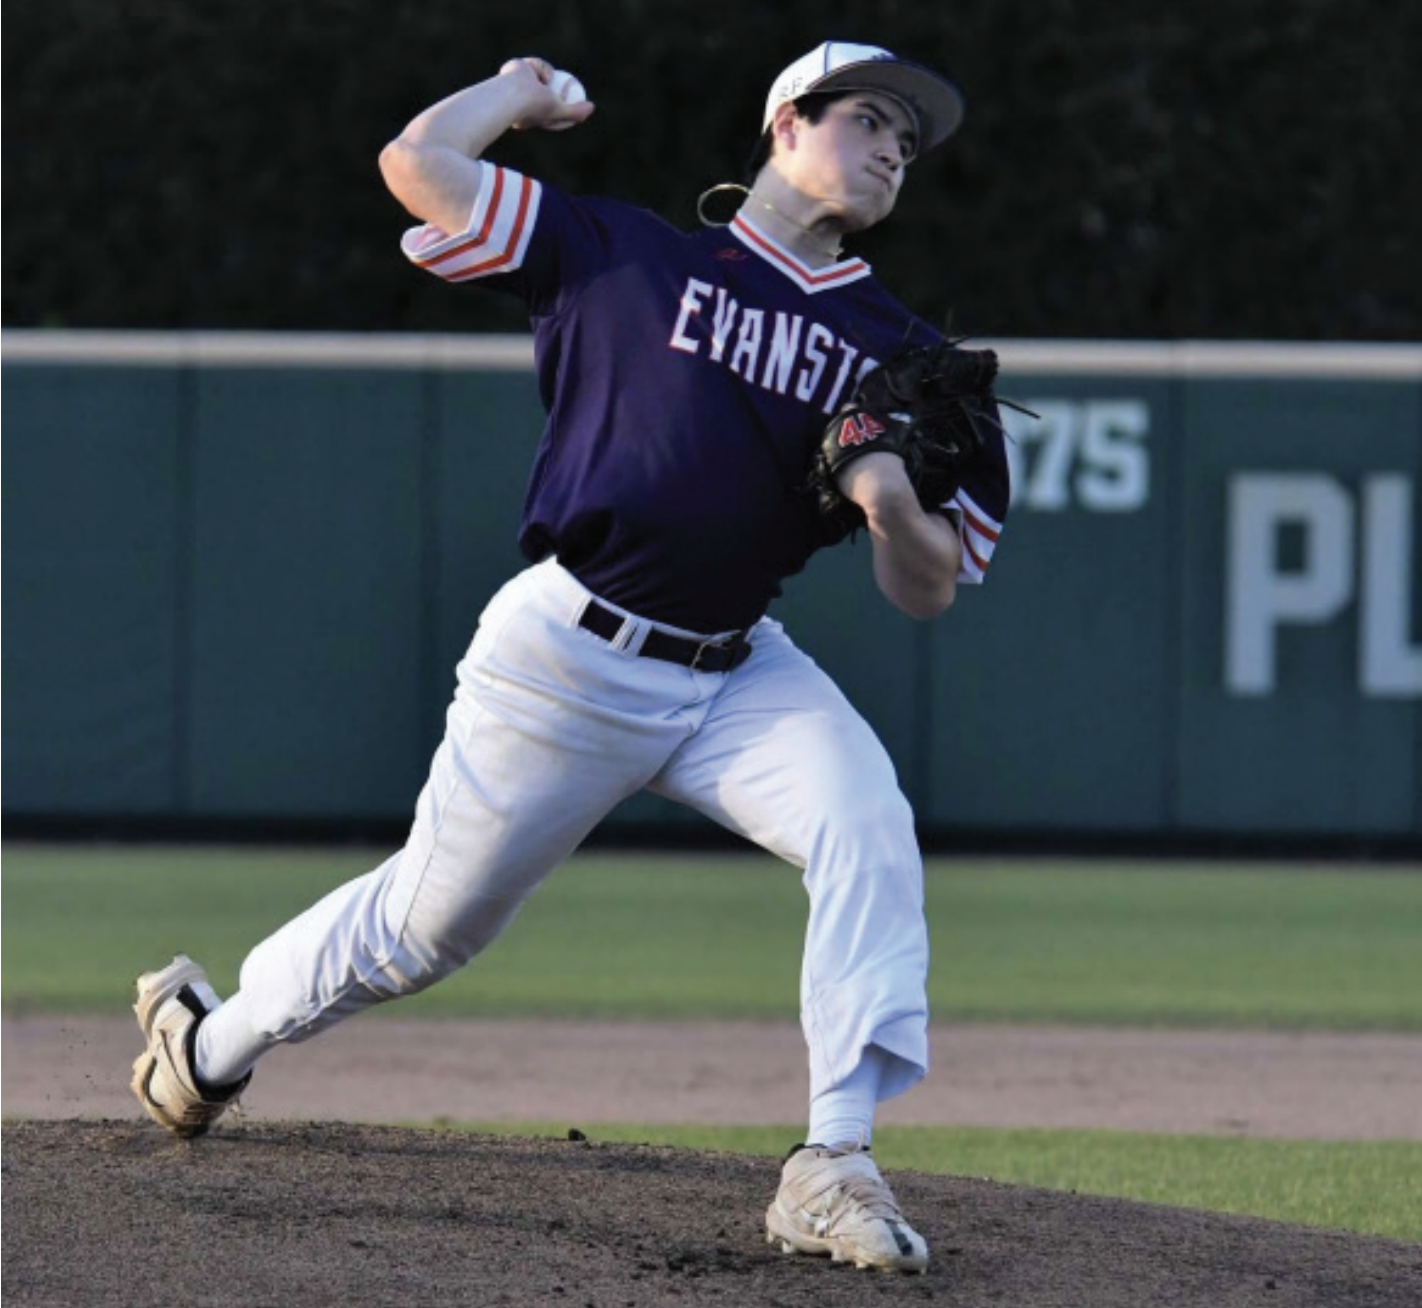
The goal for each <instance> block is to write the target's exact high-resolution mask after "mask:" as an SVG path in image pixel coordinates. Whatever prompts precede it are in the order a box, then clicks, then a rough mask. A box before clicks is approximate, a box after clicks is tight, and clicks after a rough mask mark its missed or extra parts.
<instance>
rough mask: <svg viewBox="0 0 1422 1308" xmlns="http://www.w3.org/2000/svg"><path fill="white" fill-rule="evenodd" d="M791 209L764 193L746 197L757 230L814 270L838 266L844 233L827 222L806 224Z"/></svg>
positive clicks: (756, 192) (754, 190) (753, 191)
mask: <svg viewBox="0 0 1422 1308" xmlns="http://www.w3.org/2000/svg"><path fill="white" fill-rule="evenodd" d="M788 207H789V205H788V204H787V205H778V204H776V203H775V202H774V201H773V200H772V199H770V197H768V196H766V195H762V194H761V192H760V190H759V189H758V188H757V189H752V190H751V191H748V192H747V193H746V202H745V205H744V209H745V211H746V213H747V217H749V218H750V220H751V221H752V222H753V223H755V225H756V226H757V227H760V228H762V229H764V230H765V231H766V232H768V233H769V234H770V235H771V236H773V237H774V238H775V239H776V240H777V241H779V242H780V244H781V245H783V246H785V247H786V248H787V249H789V250H791V251H793V252H794V253H795V254H796V255H798V256H799V257H800V259H802V260H803V261H804V262H805V263H806V264H808V265H809V266H810V267H811V268H823V267H824V266H825V265H826V264H831V263H834V262H836V261H837V260H838V259H839V257H840V256H841V255H842V254H843V253H844V249H843V247H842V246H841V245H840V235H841V233H840V232H839V231H838V230H837V229H836V228H835V227H834V226H833V224H831V223H828V222H827V221H826V220H823V219H821V220H820V221H819V222H811V223H803V222H801V221H800V220H799V219H798V218H794V217H792V216H791V215H790V214H789V213H787V212H786V209H787V208H788Z"/></svg>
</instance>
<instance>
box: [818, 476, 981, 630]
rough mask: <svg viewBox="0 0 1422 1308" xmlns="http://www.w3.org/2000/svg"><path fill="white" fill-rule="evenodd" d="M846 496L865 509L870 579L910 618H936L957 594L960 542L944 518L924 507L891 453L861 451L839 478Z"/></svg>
mask: <svg viewBox="0 0 1422 1308" xmlns="http://www.w3.org/2000/svg"><path fill="white" fill-rule="evenodd" d="M839 486H840V489H841V490H842V491H843V493H844V495H845V497H846V498H848V499H850V500H853V501H854V503H855V504H857V505H858V506H859V507H860V508H861V509H862V510H863V512H864V519H865V523H866V525H867V526H868V530H869V540H870V545H871V548H872V550H873V559H874V580H875V582H876V583H877V584H878V587H879V590H880V591H881V592H882V593H883V595H884V597H885V598H886V599H887V600H888V601H889V602H890V603H891V604H893V605H894V606H895V607H896V608H899V609H902V610H903V611H904V612H905V613H907V614H908V615H909V617H911V618H935V617H937V616H938V615H939V614H940V613H943V612H945V611H946V610H947V609H948V607H949V606H950V605H951V604H952V603H953V600H954V598H955V597H956V596H957V593H958V574H959V572H960V570H961V568H962V563H963V546H962V541H961V539H960V537H959V531H958V527H957V526H956V525H955V524H954V522H953V521H951V520H950V519H949V518H948V517H947V516H945V515H944V514H942V513H937V512H934V511H931V510H925V509H923V508H922V507H921V506H920V504H919V502H918V495H917V493H916V492H915V491H914V488H913V485H912V483H911V482H910V481H909V478H908V472H907V470H906V469H905V467H904V461H903V459H901V458H900V457H899V456H898V455H896V454H888V453H884V454H878V453H876V454H866V455H863V456H862V457H860V458H858V459H855V460H854V462H853V463H851V464H849V465H848V466H847V467H846V468H845V469H844V470H843V471H842V472H841V473H840V476H839Z"/></svg>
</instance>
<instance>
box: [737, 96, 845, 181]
mask: <svg viewBox="0 0 1422 1308" xmlns="http://www.w3.org/2000/svg"><path fill="white" fill-rule="evenodd" d="M855 94H856V92H854V91H811V92H810V93H809V95H802V96H801V97H800V98H799V99H798V100H796V101H794V105H795V113H796V114H797V115H798V116H799V117H801V118H805V119H808V120H809V122H810V123H812V124H813V123H817V122H819V121H820V119H821V118H823V117H824V116H825V111H826V110H827V109H828V108H829V107H830V105H832V104H833V103H834V102H835V101H836V100H843V99H845V98H846V97H848V96H851V95H855ZM774 150H775V131H774V124H771V126H770V127H767V128H766V129H765V131H763V132H762V133H761V134H760V139H759V140H758V141H756V143H755V149H753V150H752V151H751V153H750V158H749V159H747V160H746V175H745V181H746V185H747V186H754V185H755V179H756V178H757V177H759V176H760V170H761V169H762V168H764V167H765V165H766V164H768V163H769V162H770V156H771V154H772V153H773V152H774Z"/></svg>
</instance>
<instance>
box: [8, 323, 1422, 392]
mask: <svg viewBox="0 0 1422 1308" xmlns="http://www.w3.org/2000/svg"><path fill="white" fill-rule="evenodd" d="M969 344H970V345H972V346H975V347H978V348H982V347H990V348H992V349H995V350H996V351H997V352H998V354H999V355H1000V356H1001V359H1002V368H1003V371H1004V373H1007V374H1011V373H1014V372H1020V373H1033V374H1049V375H1052V376H1134V377H1141V376H1159V377H1280V378H1330V379H1334V378H1336V379H1340V380H1354V381H1422V345H1361V344H1360V345H1352V344H1324V343H1320V344H1303V345H1299V344H1285V343H1271V342H1267V341H1239V342H1227V341H1178V342H1168V341H1167V342H1151V341H1033V340H1009V339H1003V340H993V339H988V338H985V339H983V340H974V341H971V342H969ZM0 357H3V358H4V359H5V360H9V361H13V362H19V363H74V364H78V363H95V364H105V363H107V364H134V365H141V364H149V365H154V366H163V365H172V364H178V363H185V364H203V365H205V366H209V367H254V366H259V367H278V368H279V367H292V368H304V367H324V368H437V369H471V370H480V369H484V370H491V371H508V370H515V369H520V368H531V367H532V366H533V339H532V337H531V336H527V335H522V334H492V333H471V334H469V335H467V336H466V335H457V334H452V333H451V334H436V333H430V334H418V333H394V332H390V333H369V334H354V333H330V334H326V333H318V332H220V331H212V332H209V331H195V332H142V331H133V332H128V331H66V330H60V329H54V330H29V329H21V328H6V329H4V331H0Z"/></svg>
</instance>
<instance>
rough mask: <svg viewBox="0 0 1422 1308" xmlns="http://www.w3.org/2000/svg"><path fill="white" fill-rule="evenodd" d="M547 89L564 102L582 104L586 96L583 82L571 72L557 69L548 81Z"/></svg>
mask: <svg viewBox="0 0 1422 1308" xmlns="http://www.w3.org/2000/svg"><path fill="white" fill-rule="evenodd" d="M548 89H549V90H550V91H552V92H553V94H554V95H556V96H557V97H558V98H559V99H560V100H561V101H562V102H563V103H564V104H582V102H583V101H584V100H586V99H587V98H588V93H587V91H585V90H584V89H583V84H582V83H581V82H580V81H578V79H577V78H576V77H574V76H573V75H572V73H569V72H565V71H564V70H563V69H561V68H559V69H557V70H556V71H555V72H554V74H553V76H552V78H551V79H550V80H549V82H548Z"/></svg>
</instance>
